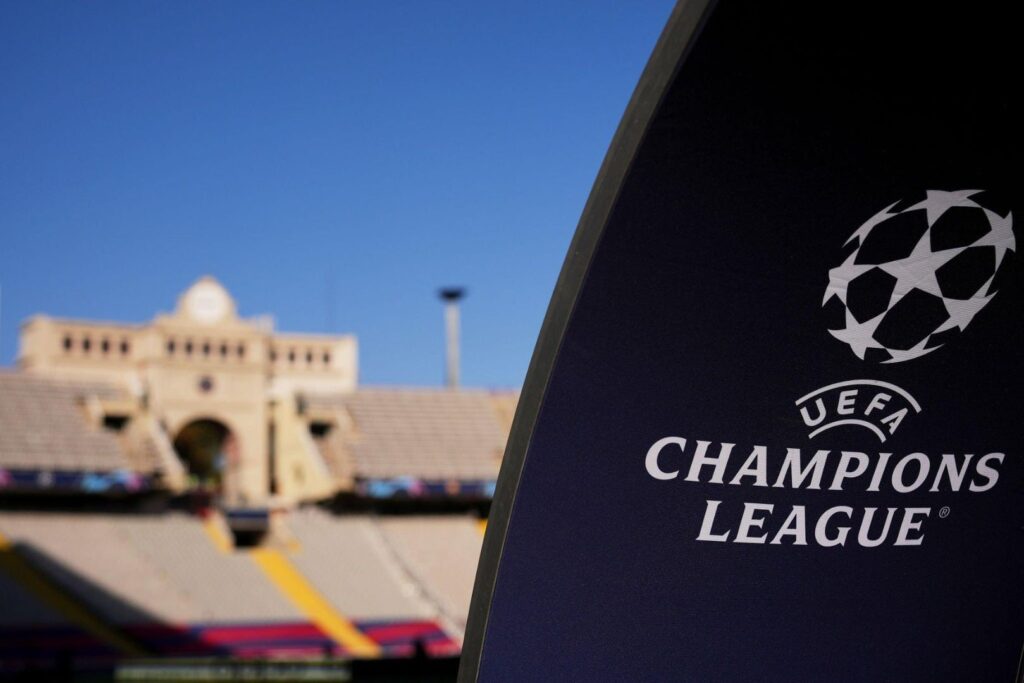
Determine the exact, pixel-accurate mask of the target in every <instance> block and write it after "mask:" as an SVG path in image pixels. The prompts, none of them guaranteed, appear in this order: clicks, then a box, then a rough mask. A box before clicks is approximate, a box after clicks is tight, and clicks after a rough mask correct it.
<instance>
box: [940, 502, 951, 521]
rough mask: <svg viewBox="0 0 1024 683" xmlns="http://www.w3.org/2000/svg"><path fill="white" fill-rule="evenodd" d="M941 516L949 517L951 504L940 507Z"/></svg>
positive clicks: (943, 517)
mask: <svg viewBox="0 0 1024 683" xmlns="http://www.w3.org/2000/svg"><path fill="white" fill-rule="evenodd" d="M939 517H941V518H942V519H945V518H946V517H949V506H948V505H943V506H942V507H941V508H939Z"/></svg>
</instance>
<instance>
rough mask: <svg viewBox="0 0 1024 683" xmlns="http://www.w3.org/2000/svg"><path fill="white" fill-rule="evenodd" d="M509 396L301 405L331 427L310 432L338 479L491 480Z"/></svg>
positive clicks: (378, 392) (381, 392) (350, 399)
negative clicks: (353, 476) (327, 421)
mask: <svg viewBox="0 0 1024 683" xmlns="http://www.w3.org/2000/svg"><path fill="white" fill-rule="evenodd" d="M509 393H510V392H509ZM509 393H505V394H497V395H495V394H492V393H491V392H487V391H473V390H459V391H451V390H447V389H359V390H357V391H355V392H353V393H350V394H336V395H330V394H319V395H318V394H306V395H304V397H303V398H304V401H305V404H306V406H307V410H308V411H309V412H310V413H311V414H313V415H327V416H329V418H330V420H331V422H329V423H328V424H327V425H325V428H320V429H318V428H317V426H316V425H318V424H319V423H318V422H317V421H316V420H314V421H313V423H312V427H311V428H312V429H313V430H314V431H315V432H319V433H320V434H321V436H319V437H318V439H317V441H316V443H317V445H318V447H320V449H321V456H322V457H323V459H324V460H325V462H327V463H328V466H329V467H331V469H332V471H333V473H334V474H335V476H337V477H345V476H349V475H350V473H354V475H355V477H356V478H363V479H388V478H399V477H412V478H419V479H424V480H494V479H495V478H496V477H497V474H498V466H499V465H500V463H501V456H502V454H503V452H504V449H505V441H506V439H507V438H508V428H509V421H508V419H507V417H506V414H507V408H506V407H505V406H506V404H507V403H508V400H509V398H508V396H509ZM496 396H497V397H498V400H496V398H495V397H496ZM512 400H513V401H514V399H512ZM332 430H336V434H331V431H332ZM324 432H326V435H323V433H324Z"/></svg>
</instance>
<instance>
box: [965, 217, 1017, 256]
mask: <svg viewBox="0 0 1024 683" xmlns="http://www.w3.org/2000/svg"><path fill="white" fill-rule="evenodd" d="M985 215H986V216H988V222H989V225H991V226H992V229H991V230H990V231H989V232H988V233H987V234H985V235H984V236H983V237H982V238H981V239H979V240H978V241H977V242H975V243H974V244H972V245H971V246H973V247H995V248H996V269H997V270H998V269H999V266H1000V264H1002V262H1003V257H1004V256H1006V252H1007V251H1012V252H1016V251H1017V240H1016V239H1015V238H1014V235H1013V214H1012V213H1008V214H1006V218H1003V217H1002V216H1000V215H999V214H997V213H995V212H992V211H989V210H988V209H985Z"/></svg>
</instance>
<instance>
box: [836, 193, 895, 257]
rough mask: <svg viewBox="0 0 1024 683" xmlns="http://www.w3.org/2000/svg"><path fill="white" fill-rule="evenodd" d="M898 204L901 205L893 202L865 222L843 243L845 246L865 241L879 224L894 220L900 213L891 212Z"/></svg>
mask: <svg viewBox="0 0 1024 683" xmlns="http://www.w3.org/2000/svg"><path fill="white" fill-rule="evenodd" d="M897 204H899V202H893V203H892V204H890V205H889V206H887V207H885V208H884V209H882V210H881V211H879V212H878V213H876V214H875V215H874V216H872V217H871V218H869V219H867V220H866V221H864V225H862V226H860V227H859V228H857V229H856V230H854V231H853V234H852V235H850V237H849V239H847V240H846V242H844V243H843V246H846V245H847V244H849V243H850V242H852V241H853V240H854V239H855V238H860V239H861V241H863V239H864V238H865V237H867V236H868V233H869V232H871V230H872V229H873V228H874V227H875V226H876V225H878V224H879V223H881V222H882V221H884V220H886V219H889V218H892V217H893V216H895V215H897V214H899V213H900V212H899V211H897V212H896V213H889V210H890V209H891V208H892V207H894V206H896V205H897ZM858 248H859V247H858Z"/></svg>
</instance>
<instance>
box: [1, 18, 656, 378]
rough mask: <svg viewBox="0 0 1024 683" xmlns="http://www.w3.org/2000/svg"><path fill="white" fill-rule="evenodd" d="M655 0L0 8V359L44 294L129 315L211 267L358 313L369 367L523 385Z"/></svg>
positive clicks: (640, 54)
mask: <svg viewBox="0 0 1024 683" xmlns="http://www.w3.org/2000/svg"><path fill="white" fill-rule="evenodd" d="M670 10H671V2H669V1H668V0H646V1H644V2H627V1H622V2H608V1H602V0H588V1H587V2H582V1H581V2H574V3H553V2H550V1H549V2H536V3H527V2H515V3H481V2H449V3H435V2H422V1H415V2H408V3H386V2H355V1H354V0H353V1H350V2H341V1H338V2H321V1H317V2H283V1H282V2H269V3H262V2H245V3H240V2H214V3H209V2H125V3H114V2H103V3H100V2H89V3H73V2H64V3H56V2H47V1H36V0H25V1H22V2H5V3H3V4H0V93H2V96H0V97H2V100H0V286H2V287H3V301H2V325H3V327H2V333H0V362H2V363H3V364H5V365H6V364H10V363H12V362H13V361H14V358H15V355H16V347H17V325H18V323H20V322H21V321H22V320H24V319H25V318H26V317H28V316H29V315H32V314H34V313H37V312H42V313H47V314H50V315H54V316H63V317H80V318H97V319H103V320H118V321H128V322H142V321H146V320H149V319H150V318H151V317H152V316H153V314H154V313H156V312H157V311H166V310H170V309H171V308H172V307H173V305H174V303H175V299H176V297H177V295H178V294H179V292H181V291H182V290H183V289H184V288H185V287H186V286H187V285H188V284H190V283H191V282H192V281H193V280H194V279H195V278H197V277H199V276H200V275H203V274H206V273H209V274H212V275H214V276H216V277H217V278H218V279H220V280H221V282H223V283H224V284H225V286H227V287H228V289H229V290H231V292H232V293H233V294H234V296H235V298H236V299H237V300H238V303H239V307H240V311H241V313H242V314H243V315H246V316H249V315H256V314H261V313H271V314H273V315H274V316H275V317H276V321H277V327H278V329H280V330H284V331H293V332H353V333H355V334H356V335H358V337H359V340H360V353H361V374H362V377H361V379H362V381H363V382H364V383H368V384H407V385H430V384H438V383H440V381H441V379H442V375H443V325H442V316H441V305H440V303H439V302H438V301H437V300H436V296H435V292H436V290H437V288H438V287H439V286H442V285H447V284H461V285H465V286H466V287H468V289H469V296H468V298H467V300H466V301H465V304H464V306H463V381H464V383H465V384H468V385H476V386H490V387H509V386H518V385H519V384H520V383H521V382H522V378H523V375H524V374H525V371H526V367H527V364H528V362H529V358H530V354H531V352H532V350H533V344H534V341H535V339H536V335H537V332H538V329H539V326H540V323H541V320H542V318H543V315H544V311H545V309H546V307H547V302H548V298H549V297H550V294H551V290H552V288H553V286H554V283H555V279H556V277H557V274H558V269H559V267H560V265H561V262H562V258H563V257H564V255H565V250H566V247H567V246H568V243H569V240H570V238H571V236H572V232H573V229H574V228H575V225H576V221H577V219H578V217H579V214H580V211H581V210H582V208H583V204H584V202H585V201H586V198H587V195H588V193H589V191H590V186H591V184H592V183H593V180H594V177H595V175H596V173H597V170H598V167H599V165H600V163H601V160H602V158H603V156H604V153H605V150H606V149H607V147H608V143H609V142H610V140H611V137H612V134H613V133H614V130H615V127H616V125H617V124H618V120H619V118H620V116H621V115H622V111H623V109H624V107H625V105H626V103H627V101H628V99H629V96H630V94H631V92H632V90H633V87H634V86H635V84H636V81H637V78H638V77H639V75H640V72H641V70H642V69H643V65H644V63H645V62H646V60H647V57H648V55H649V53H650V51H651V49H652V47H653V46H654V42H655V40H656V39H657V36H658V33H659V32H660V30H661V27H662V26H663V24H664V22H665V20H666V19H667V17H668V14H669V12H670Z"/></svg>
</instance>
